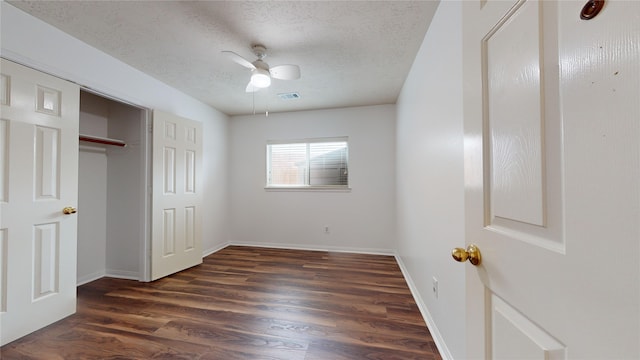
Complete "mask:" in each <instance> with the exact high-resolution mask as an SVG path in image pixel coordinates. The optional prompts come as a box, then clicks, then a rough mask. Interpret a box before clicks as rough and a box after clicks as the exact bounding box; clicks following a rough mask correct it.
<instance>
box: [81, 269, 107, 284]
mask: <svg viewBox="0 0 640 360" xmlns="http://www.w3.org/2000/svg"><path fill="white" fill-rule="evenodd" d="M103 277H104V271H96V272H94V273H91V274H87V275H83V276H80V277H78V279H76V286H81V285H84V284H87V283H90V282H92V281H94V280H98V279H100V278H103Z"/></svg>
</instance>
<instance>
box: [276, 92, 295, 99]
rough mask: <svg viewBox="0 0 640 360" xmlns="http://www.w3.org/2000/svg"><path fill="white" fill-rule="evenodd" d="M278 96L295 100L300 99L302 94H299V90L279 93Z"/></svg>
mask: <svg viewBox="0 0 640 360" xmlns="http://www.w3.org/2000/svg"><path fill="white" fill-rule="evenodd" d="M278 97H279V98H280V99H282V100H295V99H300V94H298V93H297V92H291V93H283V94H278Z"/></svg>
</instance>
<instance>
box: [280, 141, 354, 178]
mask: <svg viewBox="0 0 640 360" xmlns="http://www.w3.org/2000/svg"><path fill="white" fill-rule="evenodd" d="M348 155H349V148H348V143H347V139H346V138H338V139H310V140H304V141H292V142H286V143H285V142H274V143H268V144H267V187H344V188H346V187H348V185H349V171H348V170H349V169H348V158H349V156H348Z"/></svg>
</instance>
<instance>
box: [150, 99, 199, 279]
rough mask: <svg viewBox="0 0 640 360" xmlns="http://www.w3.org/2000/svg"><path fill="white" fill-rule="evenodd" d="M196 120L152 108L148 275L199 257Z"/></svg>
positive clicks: (185, 264) (183, 265)
mask: <svg viewBox="0 0 640 360" xmlns="http://www.w3.org/2000/svg"><path fill="white" fill-rule="evenodd" d="M201 168H202V124H201V123H199V122H197V121H193V120H189V119H185V118H181V117H178V116H175V115H172V114H168V113H164V112H161V111H157V110H155V111H154V112H153V219H152V224H153V225H152V243H151V252H152V258H151V278H152V280H156V279H159V278H161V277H163V276H167V275H169V274H173V273H175V272H178V271H181V270H184V269H186V268H189V267H192V266H195V265H198V264H200V263H202V184H201V181H200V178H199V176H200V173H201Z"/></svg>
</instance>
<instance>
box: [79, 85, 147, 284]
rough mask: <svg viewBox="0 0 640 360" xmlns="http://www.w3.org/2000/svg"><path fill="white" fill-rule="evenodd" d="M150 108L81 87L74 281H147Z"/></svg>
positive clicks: (80, 282)
mask: <svg viewBox="0 0 640 360" xmlns="http://www.w3.org/2000/svg"><path fill="white" fill-rule="evenodd" d="M150 119H151V111H150V110H149V109H145V108H142V107H139V106H136V105H132V104H129V103H126V102H123V101H120V100H116V99H113V98H111V97H108V96H105V95H103V94H98V93H95V92H93V91H91V90H87V89H82V90H81V91H80V129H79V130H80V142H79V144H80V145H79V146H80V152H79V162H78V163H79V165H78V166H79V169H78V170H79V172H78V263H77V275H78V278H77V279H78V280H77V283H78V285H81V284H84V283H87V282H90V281H93V280H95V279H99V278H101V277H104V276H109V277H116V278H125V279H134V280H139V281H149V280H150V269H149V268H150V262H149V254H150V234H151V231H150V223H151V222H150V205H151V195H150V191H149V189H151V182H150V180H151V179H150V174H151V161H150V156H151V149H150V147H151V140H150V132H149V129H150V126H151V120H150Z"/></svg>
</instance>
